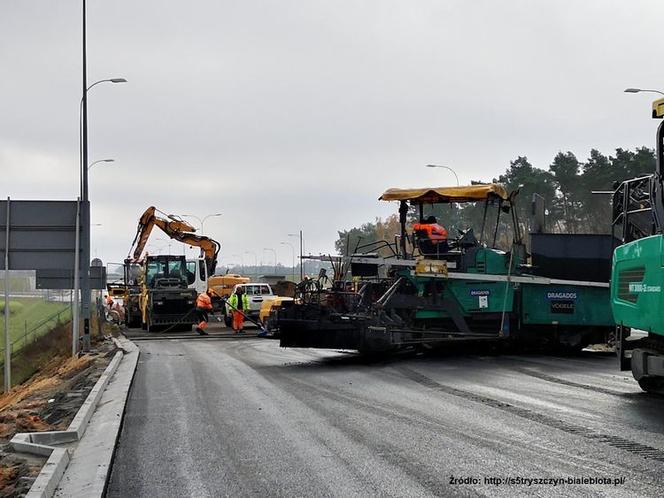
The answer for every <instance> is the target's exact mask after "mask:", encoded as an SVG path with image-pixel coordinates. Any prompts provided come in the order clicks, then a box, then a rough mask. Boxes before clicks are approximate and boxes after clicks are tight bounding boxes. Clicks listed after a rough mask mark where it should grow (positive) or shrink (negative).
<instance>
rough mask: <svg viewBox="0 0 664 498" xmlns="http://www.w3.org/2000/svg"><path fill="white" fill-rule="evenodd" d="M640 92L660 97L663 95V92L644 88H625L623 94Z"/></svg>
mask: <svg viewBox="0 0 664 498" xmlns="http://www.w3.org/2000/svg"><path fill="white" fill-rule="evenodd" d="M641 92H648V93H659V94H660V95H664V92H660V91H659V90H646V89H644V88H625V93H641Z"/></svg>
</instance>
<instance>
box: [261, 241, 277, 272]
mask: <svg viewBox="0 0 664 498" xmlns="http://www.w3.org/2000/svg"><path fill="white" fill-rule="evenodd" d="M263 251H272V254H273V255H274V268H273V269H272V272H273V275H276V274H277V251H275V250H274V249H273V248H271V247H264V248H263Z"/></svg>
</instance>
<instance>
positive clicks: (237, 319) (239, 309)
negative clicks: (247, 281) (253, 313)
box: [228, 287, 249, 334]
mask: <svg viewBox="0 0 664 498" xmlns="http://www.w3.org/2000/svg"><path fill="white" fill-rule="evenodd" d="M228 304H229V305H230V307H231V311H232V316H233V330H234V331H235V333H236V334H239V333H240V332H244V331H243V327H244V314H245V312H246V313H248V312H249V297H248V296H247V295H246V294H245V293H244V289H243V288H242V287H238V288H237V289H235V292H234V293H233V294H231V297H229V298H228Z"/></svg>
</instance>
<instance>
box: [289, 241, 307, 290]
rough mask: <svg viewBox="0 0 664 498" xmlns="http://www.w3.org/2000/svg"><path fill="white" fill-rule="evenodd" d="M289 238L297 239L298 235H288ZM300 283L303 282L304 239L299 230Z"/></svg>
mask: <svg viewBox="0 0 664 498" xmlns="http://www.w3.org/2000/svg"><path fill="white" fill-rule="evenodd" d="M288 236H289V237H298V234H296V233H289V234H288ZM299 237H300V281H302V280H304V259H303V258H302V256H303V255H304V254H303V253H304V239H303V238H302V230H300V234H299Z"/></svg>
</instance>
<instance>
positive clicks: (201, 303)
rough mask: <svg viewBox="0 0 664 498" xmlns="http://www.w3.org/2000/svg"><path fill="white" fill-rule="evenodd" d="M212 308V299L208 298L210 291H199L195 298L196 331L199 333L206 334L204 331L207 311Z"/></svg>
mask: <svg viewBox="0 0 664 498" xmlns="http://www.w3.org/2000/svg"><path fill="white" fill-rule="evenodd" d="M211 310H212V299H210V291H209V290H208V291H206V292H201V293H200V294H199V295H198V297H197V298H196V315H197V316H198V325H197V326H196V332H198V334H199V335H208V333H207V332H206V331H205V329H206V328H207V322H208V313H209V312H210V311H211Z"/></svg>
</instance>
